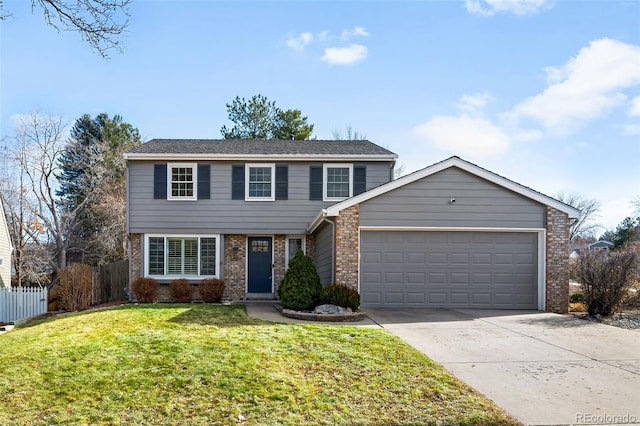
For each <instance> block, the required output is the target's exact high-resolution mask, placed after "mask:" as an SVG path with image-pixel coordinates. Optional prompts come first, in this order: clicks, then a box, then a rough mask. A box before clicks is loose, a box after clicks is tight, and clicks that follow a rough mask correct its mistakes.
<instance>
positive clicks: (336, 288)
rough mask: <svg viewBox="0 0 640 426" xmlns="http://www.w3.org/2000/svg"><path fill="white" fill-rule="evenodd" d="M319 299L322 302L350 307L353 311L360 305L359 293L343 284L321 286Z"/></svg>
mask: <svg viewBox="0 0 640 426" xmlns="http://www.w3.org/2000/svg"><path fill="white" fill-rule="evenodd" d="M320 299H321V301H322V303H330V304H332V305H336V306H342V307H343V308H351V310H352V311H353V312H355V311H357V310H358V308H359V307H360V294H359V293H358V292H357V291H355V290H354V289H352V288H349V287H347V286H346V285H344V284H331V285H329V286H327V287H325V288H323V289H322V293H321V295H320Z"/></svg>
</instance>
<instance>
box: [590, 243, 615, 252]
mask: <svg viewBox="0 0 640 426" xmlns="http://www.w3.org/2000/svg"><path fill="white" fill-rule="evenodd" d="M613 246H614V244H613V243H612V242H611V241H607V240H600V241H596V242H595V243H591V244H589V245H588V246H587V248H588V250H589V251H609V250H611V249H612V248H613Z"/></svg>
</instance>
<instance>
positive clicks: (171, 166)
mask: <svg viewBox="0 0 640 426" xmlns="http://www.w3.org/2000/svg"><path fill="white" fill-rule="evenodd" d="M178 167H187V168H191V170H192V176H193V195H192V196H191V197H174V196H173V195H171V169H175V168H178ZM197 199H198V163H167V200H174V201H175V200H182V201H185V200H188V201H195V200H197Z"/></svg>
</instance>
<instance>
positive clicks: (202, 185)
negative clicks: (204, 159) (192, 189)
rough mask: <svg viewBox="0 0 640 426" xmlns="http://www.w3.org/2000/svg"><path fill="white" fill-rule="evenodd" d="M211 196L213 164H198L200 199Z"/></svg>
mask: <svg viewBox="0 0 640 426" xmlns="http://www.w3.org/2000/svg"><path fill="white" fill-rule="evenodd" d="M210 198H211V164H198V200H208V199H210Z"/></svg>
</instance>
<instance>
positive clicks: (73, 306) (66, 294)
mask: <svg viewBox="0 0 640 426" xmlns="http://www.w3.org/2000/svg"><path fill="white" fill-rule="evenodd" d="M58 277H59V279H60V284H59V286H60V288H59V290H58V298H59V300H60V305H61V306H60V307H61V308H63V309H65V310H67V311H83V310H85V309H87V308H89V306H91V300H92V298H93V289H92V284H93V270H92V269H91V266H89V265H84V264H81V263H74V264H73V265H70V266H67V267H66V268H64V269H63V270H61V271H60V274H59V275H58Z"/></svg>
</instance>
